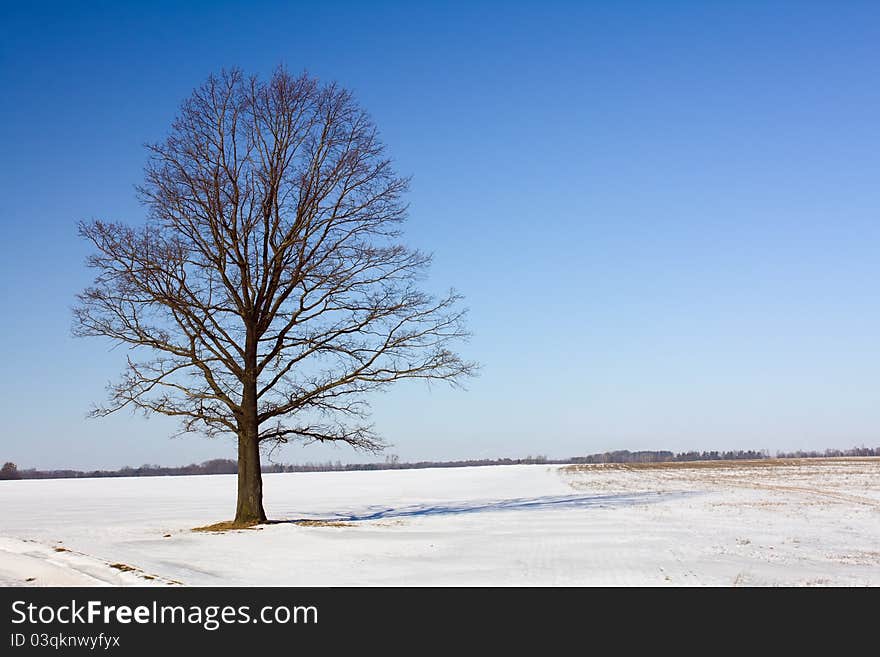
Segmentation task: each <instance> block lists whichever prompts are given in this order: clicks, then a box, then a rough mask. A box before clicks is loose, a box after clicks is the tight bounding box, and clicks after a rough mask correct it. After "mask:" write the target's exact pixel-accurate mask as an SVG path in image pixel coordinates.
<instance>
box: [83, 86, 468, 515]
mask: <svg viewBox="0 0 880 657" xmlns="http://www.w3.org/2000/svg"><path fill="white" fill-rule="evenodd" d="M147 148H148V150H149V153H150V157H149V161H148V164H147V166H146V169H145V181H144V183H143V185H142V186H140V187H138V195H139V198H140V199H141V200H142V202H143V203H144V204H145V206H146V208H147V209H148V215H147V219H146V221H145V222H144V223H143V224H142V225H138V226H130V225H125V224H122V223H115V222H114V223H107V222H103V221H90V222H82V223H80V225H79V231H80V234H81V235H82V236H83V237H85V238H86V239H88V240H89V241H90V242H91V243H92V244H93V245H94V249H95V251H94V253H93V254H92V255H91V256H90V257H89V259H88V266H89V267H91V268H93V269H94V270H96V278H95V281H94V283H93V284H92V286H91V287H89V288H87V289H85V290H84V291H83V292H82V293H81V294H79V295H78V297H77V298H78V303H77V305H76V307H75V309H74V333H75V334H76V335H81V336H103V337H106V338H111V339H112V340H114V341H116V342H117V343H122V344H124V345H127V346H129V348H130V349H131V351H132V353H133V354H134V355H133V356H129V358H128V366H127V368H126V370H125V372H124V373H123V375H122V378H121V380H120V381H119V382H118V383H115V384H112V385H111V386H110V388H109V390H110V395H109V401H108V403H107V404H106V405H104V406H102V407H99V408H96V409H94V410H93V411H92V415H94V416H105V415H108V414H110V413H113V412H116V411H119V410H120V409H123V408H126V407H128V408H132V409H140V410H142V411H144V412H146V413H147V414H150V413H160V414H163V415H170V416H176V417H178V418H180V420H181V422H182V424H181V433H188V432H197V433H203V434H206V435H208V436H214V435H218V434H224V433H228V434H234V435H235V436H237V439H238V502H237V506H236V511H235V523H236V524H252V523H256V522H263V521H265V520H266V514H265V512H264V510H263V502H262V495H263V491H262V477H261V472H260V449H261V446H262V447H266V446H267V445H275V444H278V443H285V442H288V441H292V440H299V441H305V442H306V443H311V442H315V441H317V442H322V443H323V442H341V443H347V444H349V445H352V446H353V447H355V448H359V449H363V450H370V451H379V450H381V449H382V448H383V446H384V445H383V442H382V441H381V439H380V438H379V436H377V435H376V434H375V433H374V432H373V430H372V427H371V426H369V425H368V424H367V423H366V421H367V419H368V417H369V405H368V401H367V399H366V398H365V396H364V393H368V392H370V391H374V390H377V389H381V388H384V387H386V386H388V385H389V384H391V383H393V382H395V381H399V380H401V379H439V380H444V381H447V382H450V383H453V384H455V383H456V382H458V381H459V380H460V379H461V378H462V377H464V376H467V375H470V374H472V373H473V371H474V368H475V366H474V364H473V363H469V362H466V361H464V360H463V359H462V358H461V357H460V356H459V355H457V354H456V353H455V352H453V351H452V350H451V349H450V347H451V346H452V343H454V342H456V341H457V340H459V339H461V338H464V337H466V335H467V332H466V329H465V327H464V325H463V322H462V319H463V314H464V311H463V310H461V309H459V308H458V301H459V299H460V297H459V296H458V295H456V294H455V293H454V292H450V293H449V294H448V295H446V296H443V297H440V298H437V297H433V296H431V295H429V294H427V293H425V292H423V291H420V290H419V289H418V287H417V282H418V280H419V279H420V278H421V277H422V276H423V275H424V273H425V271H426V268H427V267H428V265H429V263H430V256H428V255H426V254H424V253H422V252H420V251H416V250H412V249H409V248H407V247H405V246H403V245H402V244H400V243H399V241H398V239H399V227H400V224H401V222H402V221H403V220H404V218H405V215H406V205H405V204H404V203H403V201H402V196H403V194H404V193H405V191H406V190H407V184H408V181H407V179H406V178H401V177H399V176H398V175H397V174H396V173H395V172H394V170H393V168H392V165H391V161H390V160H389V159H388V158H387V157H386V155H385V149H384V146H383V144H382V143H381V141H380V140H379V138H378V135H377V130H376V127H375V125H374V124H373V123H372V121H371V120H370V118H369V117H368V116H367V114H366V113H365V112H364V111H363V110H362V109H361V108H360V107H359V106H358V104H357V103H356V102H355V100H354V99H353V97H352V94H351V93H350V92H348V91H346V90H344V89H342V88H340V87H338V86H336V85H335V84H321V83H319V82H318V81H317V80H316V79H314V78H311V77H309V76H308V75H300V76H293V75H291V74H289V73H288V72H286V71H284V70H280V69H279V70H278V71H276V72H275V73H274V75H272V77H271V79H269V80H268V81H264V80H260V79H258V78H257V77H246V76H244V75H243V74H242V73H241V72H240V71H238V70H232V71H228V72H226V71H225V72H223V73H222V74H220V75H219V76H211V77H209V78H208V80H207V82H206V83H205V84H204V85H202V86H201V87H199V88H198V89H196V90H195V91H194V92H193V94H192V96H191V97H190V98H189V99H188V100H186V101H185V102H184V103H183V105H182V106H181V110H180V114H179V116H178V117H177V119H176V120H175V121H174V123H173V124H172V128H171V131H170V136H169V137H168V138H167V139H166V140H165V141H164V142H163V143H158V144H154V145H150V146H148V147H147Z"/></svg>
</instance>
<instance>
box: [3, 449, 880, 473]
mask: <svg viewBox="0 0 880 657" xmlns="http://www.w3.org/2000/svg"><path fill="white" fill-rule="evenodd" d="M840 456H880V447H874V448H871V447H853V448H852V449H826V450H825V451H823V452H817V451H797V452H777V453H776V454H775V458H832V457H840ZM766 458H771V456H770V454H769V453H768V452H767V451H766V450H761V451H755V450H733V451H727V452H718V451H709V452H679V453H675V452H670V451H665V450H660V451H640V452H631V451H629V450H619V451H615V452H603V453H601V454H590V455H588V456H573V457H572V458H569V459H548V458H547V457H546V456H527V457H525V458H521V459H471V460H467V461H418V462H416V463H401V462H400V461H399V460H398V458H397V457H396V456H389V457H388V458H386V459H385V461H384V462H379V463H354V464H343V463H340V462H339V461H336V462H335V463H332V462H327V463H304V464H284V465H282V464H277V463H276V464H267V465H264V466H263V472H267V473H270V472H353V471H359V470H418V469H421V468H463V467H467V466H477V465H480V466H482V465H520V464H551V463H552V464H560V465H565V464H578V463H664V462H670V461H735V460H744V459H749V460H754V459H766ZM237 472H238V463H237V462H236V461H233V460H231V459H213V460H211V461H205V462H203V463H191V464H190V465H184V466H181V467H173V468H166V467H162V466H159V465H149V464H148V465H142V466H141V467H139V468H131V467H125V468H121V469H119V470H92V471H81V470H36V469H30V470H18V469H17V468H16V466H15V464H14V463H6V464H5V465H4V466H3V468H2V470H0V479H70V478H78V477H160V476H175V475H207V474H235V473H237Z"/></svg>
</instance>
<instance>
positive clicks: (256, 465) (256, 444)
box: [235, 376, 266, 524]
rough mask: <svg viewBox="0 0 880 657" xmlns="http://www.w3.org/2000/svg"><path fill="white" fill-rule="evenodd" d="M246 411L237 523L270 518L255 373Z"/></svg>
mask: <svg viewBox="0 0 880 657" xmlns="http://www.w3.org/2000/svg"><path fill="white" fill-rule="evenodd" d="M242 413H243V417H242V418H241V419H240V421H239V431H238V502H237V504H236V506H235V523H236V524H253V523H258V522H266V512H265V511H264V510H263V475H262V473H261V471H260V440H259V433H260V431H259V424H258V422H257V381H256V377H255V376H248V377H247V378H246V381H245V384H244V389H243V391H242Z"/></svg>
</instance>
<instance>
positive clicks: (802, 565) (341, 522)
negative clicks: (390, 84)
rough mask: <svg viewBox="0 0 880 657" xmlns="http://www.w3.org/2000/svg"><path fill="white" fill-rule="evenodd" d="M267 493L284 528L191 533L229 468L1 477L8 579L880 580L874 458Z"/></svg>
mask: <svg viewBox="0 0 880 657" xmlns="http://www.w3.org/2000/svg"><path fill="white" fill-rule="evenodd" d="M264 489H265V498H266V499H265V506H266V510H267V512H268V514H269V515H270V517H272V518H274V519H277V520H282V521H284V522H279V523H277V524H271V525H264V526H261V527H258V528H255V529H252V530H240V531H230V532H226V533H201V532H200V533H194V532H192V531H191V528H193V527H197V526H202V525H207V524H211V523H214V522H217V521H220V520H224V519H228V518H229V517H230V516H231V515H232V510H233V509H234V506H235V498H234V496H235V478H234V476H228V475H217V476H192V477H144V478H124V479H123V478H117V479H58V480H22V481H3V482H0V585H2V584H6V585H34V586H47V585H58V586H67V585H173V584H186V585H270V586H277V585H291V586H346V585H348V586H359V585H379V586H384V585H404V586H407V585H440V586H444V585H500V586H507V585H528V586H531V585H619V586H629V585H650V586H653V585H658V586H660V585H709V586H736V585H745V586H753V585H847V586H850V585H852V586H862V585H869V586H877V585H880V459H823V460H808V461H799V462H791V463H787V462H786V463H781V464H776V465H771V466H768V465H766V464H757V465H756V464H749V463H745V464H741V463H725V464H719V465H718V466H715V467H706V466H705V464H699V466H698V467H693V466H689V467H665V466H664V467H651V468H638V467H636V468H631V467H623V466H614V465H608V466H579V467H574V468H571V467H563V466H547V465H522V466H494V467H473V468H448V469H441V468H438V469H426V470H386V471H375V472H325V473H291V474H269V475H265V477H264ZM305 519H311V520H326V521H333V524H325V525H320V524H319V525H314V524H313V525H303V524H296V522H294V521H297V520H305ZM129 569H131V570H129ZM28 580H29V581H28Z"/></svg>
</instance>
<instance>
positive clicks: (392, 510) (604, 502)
mask: <svg viewBox="0 0 880 657" xmlns="http://www.w3.org/2000/svg"><path fill="white" fill-rule="evenodd" d="M691 494H693V493H689V492H684V491H678V492H669V493H660V492H653V491H649V492H642V493H622V494H614V495H558V496H544V497H518V498H514V499H509V500H495V501H479V502H449V503H444V504H435V505H428V504H413V505H410V506H403V507H377V506H372V507H368V508H367V509H366V510H365V511H363V512H359V513H350V514H345V513H337V514H335V515H334V516H332V520H334V521H342V522H359V521H362V520H384V519H387V518H411V517H419V516H447V515H460V514H464V513H484V512H487V511H516V510H519V511H523V510H539V509H571V508H591V507H592V508H608V507H616V506H633V505H635V504H655V503H657V502H664V501H666V500H670V499H675V498H680V497H685V496H688V495H691ZM314 520H315V519H314V518H298V519H296V520H283V521H281V522H292V523H299V522H304V521H314Z"/></svg>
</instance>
